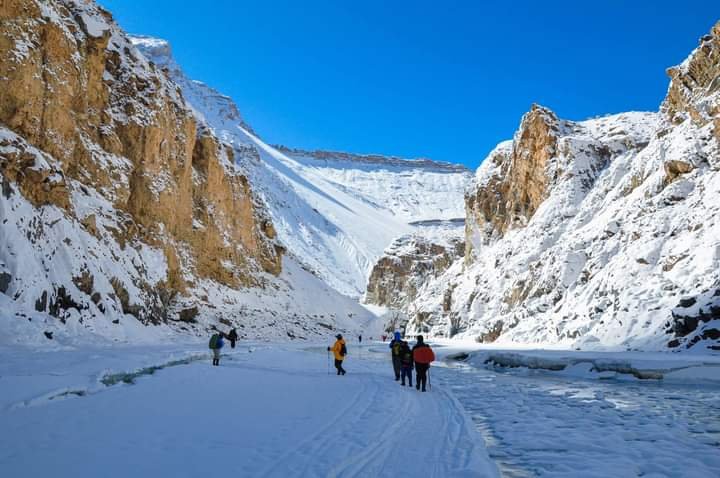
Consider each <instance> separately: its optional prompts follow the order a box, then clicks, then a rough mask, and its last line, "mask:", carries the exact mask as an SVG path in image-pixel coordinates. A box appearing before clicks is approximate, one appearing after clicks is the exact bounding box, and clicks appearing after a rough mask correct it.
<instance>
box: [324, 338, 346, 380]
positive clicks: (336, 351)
mask: <svg viewBox="0 0 720 478" xmlns="http://www.w3.org/2000/svg"><path fill="white" fill-rule="evenodd" d="M335 338H336V339H337V340H336V341H335V343H334V344H333V346H332V347H328V348H327V349H328V351H332V353H333V355H334V356H335V368H336V369H337V374H338V375H345V373H347V372H346V371H345V369H344V368H343V366H342V363H343V360H345V356H346V355H347V347H346V346H345V339H343V336H342V334H337V335H336V336H335Z"/></svg>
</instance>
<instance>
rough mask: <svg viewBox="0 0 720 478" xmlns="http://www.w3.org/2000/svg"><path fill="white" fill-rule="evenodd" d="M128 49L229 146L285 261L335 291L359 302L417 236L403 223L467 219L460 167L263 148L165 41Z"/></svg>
mask: <svg viewBox="0 0 720 478" xmlns="http://www.w3.org/2000/svg"><path fill="white" fill-rule="evenodd" d="M132 40H133V43H134V44H135V46H136V47H137V48H138V49H139V50H140V51H141V52H142V53H143V54H144V55H145V56H146V57H147V58H148V59H150V60H151V61H153V62H154V63H156V64H157V65H160V66H161V67H163V68H166V69H167V71H168V73H169V75H170V77H171V78H172V79H173V81H175V82H176V83H177V84H178V85H179V86H180V87H181V89H182V92H183V96H184V97H185V99H186V100H187V101H188V103H189V104H190V105H191V106H192V108H193V109H194V111H195V114H196V116H198V117H199V118H201V119H203V120H204V121H205V122H206V124H207V125H208V127H210V128H212V129H213V130H214V131H215V133H216V134H217V135H218V136H219V137H220V138H222V139H223V141H225V142H226V143H227V144H230V145H232V147H233V148H234V151H235V160H236V162H237V163H238V164H239V165H241V167H242V168H243V169H244V170H245V171H247V173H248V175H249V176H250V178H251V183H252V184H253V188H254V189H255V190H256V191H258V194H259V195H260V196H261V198H262V200H263V202H264V203H265V204H267V206H268V208H269V210H270V214H271V216H272V219H273V224H274V225H275V227H276V228H277V232H278V237H279V238H280V240H281V241H282V243H283V244H284V245H285V246H286V247H287V249H288V251H289V253H290V254H291V255H292V256H293V257H294V258H295V259H296V260H297V261H298V262H300V263H302V264H303V265H304V266H305V267H306V268H308V269H309V270H311V271H312V272H313V273H315V274H317V275H318V276H319V277H320V278H322V279H323V280H324V281H325V282H327V283H328V284H329V285H330V286H331V287H333V288H335V289H336V290H338V291H339V292H341V293H343V294H345V295H348V296H351V297H355V298H358V297H360V296H361V295H362V294H363V293H364V291H365V286H366V281H367V277H368V274H369V273H370V269H371V268H372V266H373V265H374V264H375V262H376V260H377V258H378V257H380V255H381V254H382V252H383V250H384V249H385V247H387V246H388V245H389V244H390V243H391V242H392V241H393V239H395V238H397V237H399V236H401V235H403V234H407V233H409V232H411V231H413V230H415V226H413V225H411V224H410V223H412V222H415V221H420V220H428V219H453V218H459V217H463V216H464V210H463V206H462V197H463V194H464V191H465V188H466V186H467V184H468V183H469V181H470V179H471V175H470V173H469V172H468V171H467V170H466V169H465V168H463V167H462V166H457V165H451V164H447V163H438V162H433V161H429V160H403V159H399V158H394V157H391V158H387V157H382V156H378V155H353V154H348V153H336V152H324V151H315V152H307V151H300V150H293V149H288V148H284V147H273V146H270V145H268V144H266V143H264V142H263V141H262V140H261V139H260V138H259V137H258V136H257V135H255V134H254V133H253V131H252V130H251V129H250V128H249V126H248V125H247V124H246V123H245V121H244V120H243V119H242V117H241V116H240V114H239V112H238V109H237V107H236V106H235V104H234V103H233V102H232V100H231V99H230V98H228V97H226V96H223V95H221V94H220V93H218V92H217V91H215V90H213V89H212V88H210V87H209V86H207V85H205V84H203V83H201V82H198V81H194V80H191V79H189V78H187V76H186V75H185V74H184V73H183V71H182V69H181V68H180V67H179V66H178V65H177V63H176V62H175V60H174V59H173V58H172V55H171V51H170V46H169V45H168V43H167V42H165V41H163V40H159V39H154V38H148V37H141V36H137V37H133V38H132Z"/></svg>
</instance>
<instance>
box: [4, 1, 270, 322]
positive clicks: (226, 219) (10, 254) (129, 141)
mask: <svg viewBox="0 0 720 478" xmlns="http://www.w3.org/2000/svg"><path fill="white" fill-rule="evenodd" d="M0 21H1V22H2V28H0V175H1V176H2V183H3V191H4V203H3V205H2V206H1V207H0V216H2V218H3V220H4V222H5V223H6V224H5V225H4V226H3V227H4V231H5V232H4V237H3V239H4V241H3V243H2V244H0V259H3V260H4V261H5V262H6V263H7V264H8V268H9V269H10V272H9V274H12V277H13V281H12V283H11V284H10V285H9V286H8V288H7V292H8V293H9V294H12V296H13V297H14V299H15V300H16V301H20V302H30V301H31V302H36V301H40V302H39V304H40V306H41V308H42V309H45V305H43V304H44V303H45V302H47V303H48V304H57V307H54V308H53V309H52V310H53V312H54V314H53V315H57V316H60V315H63V314H64V311H66V309H68V308H73V309H75V310H76V312H77V313H80V315H81V316H83V317H85V316H92V315H107V314H110V315H112V313H113V312H112V311H118V312H119V311H122V312H124V313H131V314H132V315H135V316H137V317H138V318H140V319H141V320H143V321H150V322H158V321H161V320H165V319H167V311H168V310H169V306H170V305H171V302H172V299H173V298H174V297H176V296H178V294H179V295H188V296H190V295H192V294H191V293H190V292H189V290H190V289H192V288H194V287H195V286H197V285H198V284H199V283H200V282H202V281H212V282H215V283H218V284H220V285H223V286H227V287H230V288H237V287H241V286H248V285H256V286H258V285H261V283H262V282H263V279H262V276H263V274H264V273H269V274H272V275H277V274H279V273H280V270H281V258H282V248H281V247H280V245H279V244H278V243H276V241H275V239H274V229H273V227H272V225H271V221H270V219H269V217H268V215H267V213H266V211H265V208H264V206H263V205H262V203H261V202H260V201H259V200H258V199H257V198H256V197H255V196H254V194H253V191H252V188H251V186H250V184H249V182H248V180H247V178H246V176H245V174H244V173H243V172H242V171H241V170H239V169H238V168H237V167H236V166H235V164H234V161H233V153H232V150H231V149H229V148H227V147H226V146H225V145H224V144H223V143H222V142H221V141H220V140H219V139H218V138H217V137H216V136H215V135H214V133H213V132H212V130H210V129H208V128H207V127H205V125H204V124H203V123H202V122H201V121H199V120H197V119H196V118H195V116H194V115H193V113H192V111H191V110H190V108H188V106H187V105H186V103H185V100H184V99H183V97H182V94H181V93H180V91H179V89H178V87H177V86H176V85H175V84H174V83H173V82H172V81H170V80H169V79H168V77H167V75H166V73H165V72H163V71H162V70H161V69H160V68H159V67H156V66H155V65H154V64H152V63H149V62H148V61H147V60H146V59H145V58H144V57H143V56H142V55H141V54H139V53H138V51H137V50H136V49H135V47H134V46H133V45H132V43H131V42H130V41H129V39H128V38H127V37H126V36H125V34H124V33H123V32H122V31H121V30H120V29H119V27H118V26H117V25H116V24H115V22H114V21H113V19H112V17H111V15H110V14H109V13H108V12H106V11H104V10H103V9H101V8H99V7H97V6H96V5H95V4H94V3H92V2H77V1H72V0H42V1H40V0H8V1H4V2H3V3H2V4H1V5H0ZM25 201H27V202H28V203H29V204H27V205H26V204H25ZM21 210H22V211H23V212H24V213H25V215H24V216H23V215H20V214H19V212H20V211H21ZM48 217H52V218H53V219H52V221H55V222H48ZM54 225H62V227H60V226H58V227H56V228H55V229H56V230H55V231H54V232H53V234H55V236H53V234H48V230H47V229H48V228H51V227H53V226H54ZM63 229H64V230H63ZM53 239H55V240H57V243H55V244H53ZM21 240H25V241H27V244H22V245H21V244H18V243H17V241H21ZM82 245H86V246H87V247H86V248H84V247H81V246H82ZM18 249H23V252H24V254H26V255H27V257H25V258H24V259H23V260H29V261H31V262H32V261H36V263H37V268H36V269H37V270H33V268H29V269H28V268H27V264H23V260H21V259H20V257H19V255H18ZM107 251H111V253H110V254H106V252H107ZM129 251H132V252H129ZM106 255H107V256H108V257H107V262H105V263H103V262H102V261H98V260H97V257H101V256H106ZM150 256H152V258H153V261H154V262H153V263H148V261H149V257H150ZM57 257H63V258H64V260H65V261H66V262H67V264H64V265H65V266H67V267H66V269H67V270H66V271H65V272H61V271H60V268H59V267H58V264H57ZM68 257H72V258H73V259H72V260H70V259H67V258H68ZM31 258H32V259H31ZM113 266H114V267H113ZM23 269H24V270H23ZM82 273H85V274H87V275H88V276H89V277H92V278H94V281H90V282H87V281H85V286H84V287H79V286H78V285H76V284H75V283H74V282H73V281H72V277H75V276H80V275H81V274H82ZM90 284H92V285H90ZM42 294H46V295H47V296H48V299H47V301H42V300H40V296H41V295H42ZM93 294H98V295H95V297H96V298H97V297H100V298H99V299H98V300H91V296H93Z"/></svg>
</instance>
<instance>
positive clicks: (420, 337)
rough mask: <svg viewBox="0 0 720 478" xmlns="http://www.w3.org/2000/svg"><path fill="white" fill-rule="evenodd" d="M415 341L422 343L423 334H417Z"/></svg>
mask: <svg viewBox="0 0 720 478" xmlns="http://www.w3.org/2000/svg"><path fill="white" fill-rule="evenodd" d="M417 342H418V343H419V344H421V343H423V336H422V335H418V336H417Z"/></svg>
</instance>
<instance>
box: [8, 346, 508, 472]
mask: <svg viewBox="0 0 720 478" xmlns="http://www.w3.org/2000/svg"><path fill="white" fill-rule="evenodd" d="M202 345H204V344H202ZM202 345H191V346H177V347H168V346H158V347H115V348H109V349H95V350H93V349H90V350H85V351H63V352H55V353H52V354H50V353H43V352H31V353H28V352H25V351H22V350H19V349H15V348H13V349H10V348H5V349H2V350H0V355H2V356H3V358H4V359H5V360H3V361H2V365H0V377H1V378H0V415H2V419H1V420H2V422H3V427H2V428H1V429H0V475H2V476H28V477H32V476H47V475H52V476H56V477H63V476H74V477H77V476H100V475H102V476H108V477H115V476H117V477H125V476H129V475H135V476H174V477H184V476H200V475H205V474H207V473H209V470H218V471H217V472H218V473H220V472H222V473H231V474H233V475H236V476H267V477H272V476H283V477H285V476H303V477H312V476H395V475H397V474H400V473H409V474H422V475H423V476H438V477H465V476H483V477H484V476H498V475H497V470H496V468H495V465H494V464H493V463H492V462H491V461H490V460H489V458H488V457H487V453H486V452H485V449H484V446H483V443H482V440H481V439H480V436H479V434H478V433H477V432H476V431H475V429H474V427H473V425H472V423H471V422H470V420H469V418H468V417H467V416H466V415H465V412H464V411H463V409H462V408H461V407H460V405H459V404H458V403H457V402H456V401H455V400H454V399H453V398H452V397H451V396H450V395H448V394H447V392H445V391H443V390H442V389H440V388H437V387H436V389H434V390H432V391H431V392H430V393H420V392H417V391H416V390H415V389H408V388H403V387H400V386H398V384H397V383H396V382H394V381H393V379H392V371H391V366H390V364H389V363H387V362H388V361H387V360H382V361H381V360H374V359H372V358H371V355H372V354H371V353H369V352H368V351H367V350H365V351H363V352H361V351H360V350H359V349H357V348H356V347H354V346H353V344H352V343H350V346H349V353H350V355H349V358H348V360H347V361H346V366H345V368H346V369H347V370H348V375H346V376H344V377H338V376H336V375H334V370H330V373H331V375H328V365H329V364H328V359H327V356H326V352H325V350H324V345H323V346H316V347H312V348H302V347H307V345H302V346H299V345H297V344H294V345H254V346H247V345H245V344H243V345H241V346H240V347H239V348H237V349H235V350H232V351H231V349H229V348H227V347H226V348H225V349H224V350H225V351H226V352H227V353H225V354H224V355H223V358H222V360H221V366H220V367H212V366H210V358H209V353H207V352H206V350H205V349H204V348H203V347H202ZM385 346H386V344H385ZM199 354H202V355H199ZM385 355H386V354H382V355H381V356H382V357H383V358H387V357H386V356H385ZM182 357H185V358H187V357H189V358H190V361H189V363H188V364H181V365H176V366H170V367H167V368H161V369H159V370H157V371H155V372H154V373H152V374H148V375H141V376H139V377H137V378H136V379H135V380H134V383H132V384H124V383H119V384H117V385H112V386H105V385H103V384H102V383H101V382H100V381H101V380H102V378H103V377H105V376H107V375H109V374H111V373H112V374H117V373H118V372H121V371H134V370H137V369H138V368H141V367H145V368H147V367H148V366H149V365H160V364H163V363H168V362H170V361H177V360H178V359H179V358H182ZM200 357H202V358H203V360H197V359H198V358H200ZM330 368H331V369H332V366H331V365H330ZM67 391H70V392H73V391H75V392H81V393H64V392H67ZM38 456H41V457H42V459H40V460H38V459H36V458H37V457H38ZM109 464H112V466H109Z"/></svg>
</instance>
